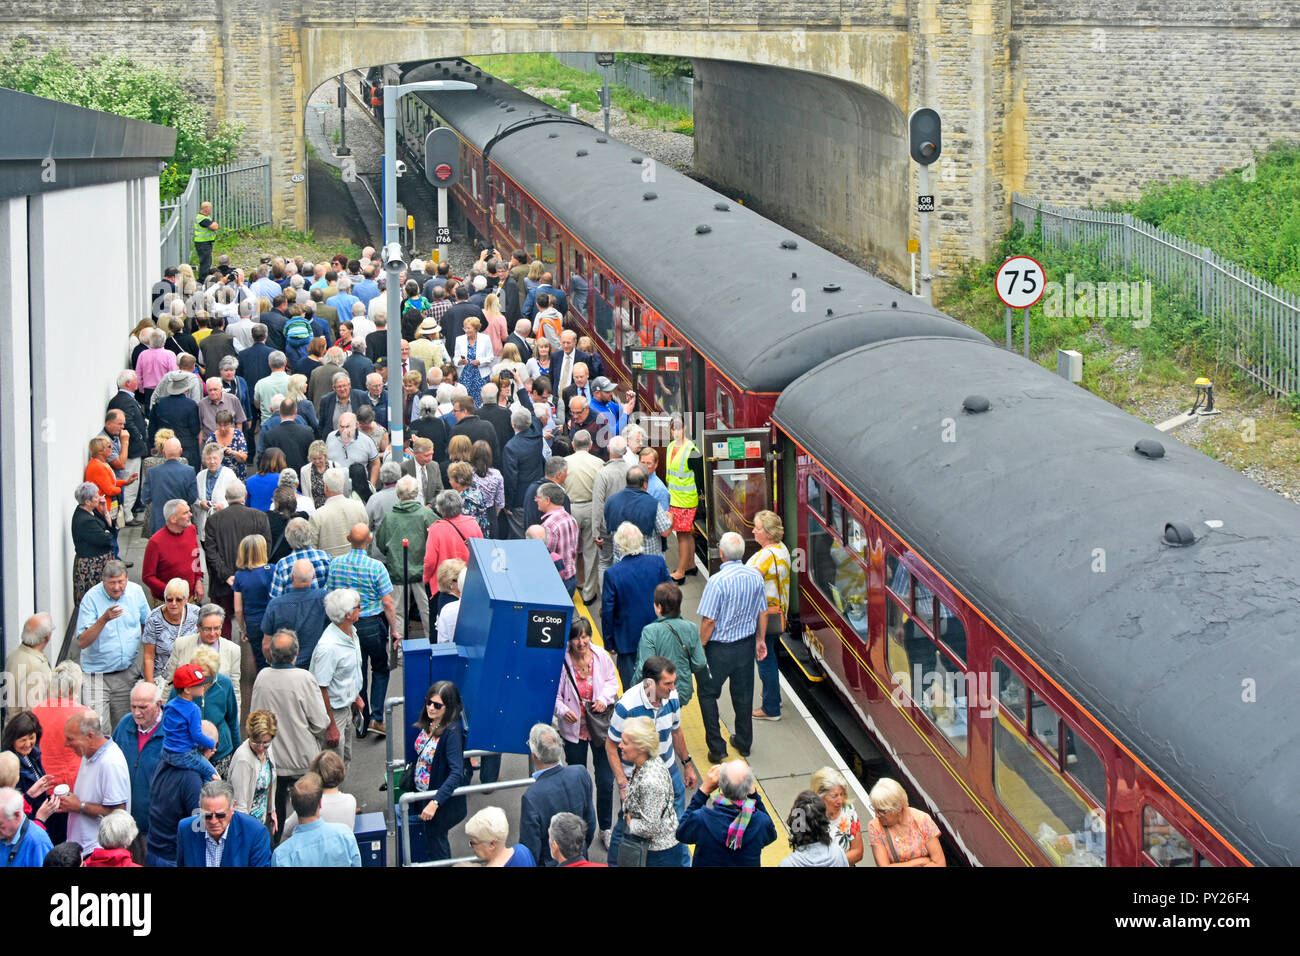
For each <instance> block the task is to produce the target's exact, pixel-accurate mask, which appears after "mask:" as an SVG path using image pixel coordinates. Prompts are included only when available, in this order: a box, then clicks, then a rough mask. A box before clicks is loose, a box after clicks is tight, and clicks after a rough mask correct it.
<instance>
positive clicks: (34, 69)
mask: <svg viewBox="0 0 1300 956" xmlns="http://www.w3.org/2000/svg"><path fill="white" fill-rule="evenodd" d="M0 86H6V87H8V88H10V89H13V90H18V91H20V92H23V93H31V94H34V95H36V96H44V97H47V98H48V99H52V100H60V101H62V102H65V103H72V104H75V105H77V106H85V107H88V108H90V109H95V110H102V111H104V112H107V113H116V114H117V115H119V116H127V117H130V118H131V119H137V120H144V121H146V122H149V123H157V124H159V125H161V126H170V127H172V128H173V129H175V130H176V153H175V155H174V156H172V158H171V161H170V162H169V163H168V165H167V168H166V169H164V170H163V172H162V174H161V177H160V184H159V188H160V190H161V193H162V198H163V199H170V198H172V197H174V196H177V195H179V194H180V193H181V192H182V191H183V190H184V189H185V186H186V184H188V183H189V179H190V170H191V169H194V168H196V167H203V166H217V165H220V164H222V163H228V162H230V161H231V160H233V159H234V158H235V154H236V153H237V152H238V150H239V139H240V135H241V133H242V126H239V125H236V124H231V123H222V124H221V125H220V126H218V127H216V128H215V129H212V128H210V125H209V122H208V111H207V110H206V109H205V108H204V107H203V106H201V105H200V104H199V102H198V100H197V99H196V98H195V96H194V94H193V93H192V92H190V91H189V90H187V89H185V88H184V87H182V86H181V85H180V84H179V83H178V82H177V81H176V77H175V75H174V73H172V72H171V71H168V70H164V69H159V68H154V67H144V66H141V65H139V64H137V63H135V62H133V61H132V60H130V59H128V58H126V57H120V56H119V57H112V58H100V59H97V60H94V61H93V62H91V63H79V62H73V61H72V60H71V59H70V58H69V56H68V53H67V51H66V50H65V49H63V48H61V47H60V48H56V49H54V50H51V51H49V52H47V53H45V54H41V55H38V54H36V53H35V52H34V51H33V50H32V49H31V46H30V44H29V43H28V42H27V41H26V40H15V41H13V42H12V43H11V44H10V45H9V51H8V55H7V56H6V57H4V58H3V61H0Z"/></svg>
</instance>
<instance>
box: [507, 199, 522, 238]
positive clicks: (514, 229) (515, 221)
mask: <svg viewBox="0 0 1300 956" xmlns="http://www.w3.org/2000/svg"><path fill="white" fill-rule="evenodd" d="M512 200H513V197H512ZM506 212H507V214H508V215H509V217H510V223H509V225H508V226H507V227H506V228H507V229H509V230H510V239H511V241H512V242H513V241H514V240H515V239H517V238H519V207H518V206H516V205H515V204H514V202H513V201H512V202H511V203H510V205H509V206H507V207H506Z"/></svg>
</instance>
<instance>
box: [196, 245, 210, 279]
mask: <svg viewBox="0 0 1300 956" xmlns="http://www.w3.org/2000/svg"><path fill="white" fill-rule="evenodd" d="M194 251H195V252H197V253H198V254H199V271H198V272H196V273H195V274H194V276H195V278H196V279H198V280H199V288H203V280H204V279H205V278H207V275H208V273H209V272H211V271H212V243H210V242H196V243H194Z"/></svg>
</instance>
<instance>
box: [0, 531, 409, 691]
mask: <svg viewBox="0 0 1300 956" xmlns="http://www.w3.org/2000/svg"><path fill="white" fill-rule="evenodd" d="M421 544H423V540H421ZM421 556H423V552H422V553H421ZM52 633H54V619H53V618H51V617H50V616H49V615H48V614H45V613H41V614H33V615H32V616H31V617H29V618H28V619H27V620H26V622H24V623H23V631H22V634H21V635H20V637H19V644H18V646H17V647H16V648H14V652H13V653H12V654H10V655H9V659H8V660H7V661H5V679H4V689H5V694H4V699H5V701H6V703H7V705H8V706H9V707H11V708H13V709H15V710H22V709H30V708H32V707H35V706H36V705H37V704H39V703H41V702H42V701H44V700H45V699H46V698H47V697H48V696H49V691H50V659H49V658H48V657H46V656H45V646H46V645H47V644H49V643H50V635H51V634H52Z"/></svg>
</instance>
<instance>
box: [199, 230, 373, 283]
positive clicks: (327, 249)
mask: <svg viewBox="0 0 1300 956" xmlns="http://www.w3.org/2000/svg"><path fill="white" fill-rule="evenodd" d="M222 253H225V254H226V255H228V256H230V261H231V263H232V264H233V265H236V266H242V267H243V268H244V270H245V272H246V273H247V272H248V271H250V269H251V268H252V267H255V266H256V265H257V264H258V263H259V262H260V261H261V258H262V256H267V255H269V256H284V257H285V258H292V257H294V256H302V257H303V258H304V259H310V260H311V261H312V262H320V261H322V260H328V259H330V258H331V257H332V256H335V255H338V254H339V253H343V254H344V255H346V256H347V257H348V258H349V259H359V258H360V257H361V247H360V246H358V245H356V244H355V243H353V242H351V241H350V240H348V239H343V238H340V237H337V236H332V237H331V236H327V237H322V238H320V239H317V237H316V234H315V232H314V231H313V230H310V229H309V230H307V231H306V232H298V231H296V230H293V229H285V228H282V227H279V226H265V227H262V228H259V229H244V230H239V231H235V232H224V231H223V232H222V233H221V234H220V235H219V236H217V241H216V243H215V248H214V249H213V250H212V255H213V259H214V260H215V259H216V257H217V256H219V255H221V254H222ZM195 261H196V263H197V259H196V260H195Z"/></svg>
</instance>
